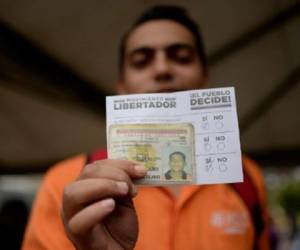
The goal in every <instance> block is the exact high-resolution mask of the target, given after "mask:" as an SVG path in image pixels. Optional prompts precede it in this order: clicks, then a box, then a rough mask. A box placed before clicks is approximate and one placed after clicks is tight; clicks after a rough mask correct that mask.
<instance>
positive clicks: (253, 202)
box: [230, 168, 265, 250]
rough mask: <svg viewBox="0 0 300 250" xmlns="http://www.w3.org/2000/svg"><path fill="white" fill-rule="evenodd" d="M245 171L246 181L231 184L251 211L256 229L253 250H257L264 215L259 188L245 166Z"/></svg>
mask: <svg viewBox="0 0 300 250" xmlns="http://www.w3.org/2000/svg"><path fill="white" fill-rule="evenodd" d="M243 172H244V182H240V183H231V184H230V185H231V187H232V188H233V189H234V190H235V191H236V193H237V194H238V195H239V196H240V197H241V199H242V200H243V202H244V204H245V205H246V207H247V209H248V211H249V214H250V216H251V220H252V223H253V225H254V230H255V238H254V245H253V250H257V249H258V241H259V238H260V235H261V233H262V231H263V229H264V227H265V225H264V221H263V217H262V206H261V202H260V200H259V197H258V190H257V188H256V186H255V184H254V182H253V180H252V179H251V177H250V176H249V174H248V173H247V172H246V171H245V168H243Z"/></svg>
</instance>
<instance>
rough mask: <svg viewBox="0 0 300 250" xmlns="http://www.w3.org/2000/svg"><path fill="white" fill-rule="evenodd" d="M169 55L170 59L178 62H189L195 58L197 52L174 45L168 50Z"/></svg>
mask: <svg viewBox="0 0 300 250" xmlns="http://www.w3.org/2000/svg"><path fill="white" fill-rule="evenodd" d="M168 56H169V58H170V59H172V60H173V61H175V62H177V63H180V64H188V63H191V62H192V61H193V60H194V58H195V53H194V51H193V50H191V49H189V48H179V47H174V48H170V50H169V51H168Z"/></svg>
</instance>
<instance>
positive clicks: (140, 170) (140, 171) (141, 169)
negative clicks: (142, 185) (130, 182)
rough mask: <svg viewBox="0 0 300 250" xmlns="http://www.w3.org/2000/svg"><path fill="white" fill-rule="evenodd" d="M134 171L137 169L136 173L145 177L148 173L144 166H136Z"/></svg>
mask: <svg viewBox="0 0 300 250" xmlns="http://www.w3.org/2000/svg"><path fill="white" fill-rule="evenodd" d="M134 169H135V172H136V173H137V174H138V175H141V176H143V175H145V174H146V173H147V169H146V168H145V166H143V165H135V166H134Z"/></svg>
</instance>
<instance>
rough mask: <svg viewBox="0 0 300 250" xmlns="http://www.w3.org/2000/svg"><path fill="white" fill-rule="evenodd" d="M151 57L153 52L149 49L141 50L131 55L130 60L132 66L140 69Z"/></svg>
mask: <svg viewBox="0 0 300 250" xmlns="http://www.w3.org/2000/svg"><path fill="white" fill-rule="evenodd" d="M152 58H153V53H152V52H151V51H141V52H137V53H135V54H134V55H132V57H131V60H130V62H131V65H132V66H133V67H134V68H137V69H141V68H144V67H146V66H147V65H148V64H149V63H150V62H151V60H152Z"/></svg>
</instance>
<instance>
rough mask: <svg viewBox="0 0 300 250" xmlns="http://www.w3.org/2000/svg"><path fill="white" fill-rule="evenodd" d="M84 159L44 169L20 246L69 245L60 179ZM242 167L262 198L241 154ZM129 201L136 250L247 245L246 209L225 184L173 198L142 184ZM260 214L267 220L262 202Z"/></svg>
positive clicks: (242, 249)
mask: <svg viewBox="0 0 300 250" xmlns="http://www.w3.org/2000/svg"><path fill="white" fill-rule="evenodd" d="M85 162H86V156H85V155H79V156H77V157H74V158H72V159H68V160H66V161H64V162H62V163H60V164H58V165H57V166H55V167H54V168H52V169H50V171H49V172H48V173H47V175H46V177H45V179H44V182H43V184H42V186H41V188H40V190H39V192H38V195H37V198H36V201H35V203H34V206H33V210H32V214H31V217H30V221H29V224H28V227H27V230H26V234H25V237H24V243H23V248H22V249H23V250H41V249H49V250H50V249H51V250H69V249H70V250H71V249H75V248H74V246H73V245H72V243H71V242H70V241H69V239H68V238H67V236H66V234H65V231H64V227H63V223H62V221H61V216H60V209H61V205H62V202H61V201H62V194H63V189H64V187H65V185H66V184H68V183H70V182H72V181H73V180H74V179H75V178H76V177H77V176H78V175H79V172H80V170H81V169H82V167H83V166H84V164H85ZM244 167H245V168H246V169H247V172H248V174H249V175H250V176H251V177H252V178H253V179H254V180H255V184H256V187H257V189H258V190H259V193H258V195H259V198H260V200H261V201H262V203H263V204H266V195H265V189H264V182H263V179H262V176H261V173H260V171H259V170H258V168H257V167H256V166H255V164H254V163H253V162H252V161H251V160H249V159H247V158H244ZM134 204H135V207H136V210H137V214H138V220H139V230H140V231H139V238H138V242H137V245H136V248H135V249H137V250H148V249H149V250H153V249H160V250H183V249H189V250H193V249H201V250H206V249H209V250H219V249H220V250H221V249H222V250H224V249H225V250H226V249H228V250H251V249H253V239H254V227H253V224H252V221H251V219H250V215H249V212H248V210H247V208H246V206H245V204H244V202H243V201H242V200H241V198H240V197H239V195H238V194H237V193H236V192H235V191H234V190H233V189H232V188H231V187H230V186H229V185H225V184H217V185H198V186H185V187H183V188H182V191H181V193H180V195H179V197H178V198H177V199H174V198H173V196H172V195H170V193H169V192H168V191H167V190H166V189H164V188H158V187H143V188H140V189H139V194H138V196H137V197H136V198H135V199H134ZM263 218H264V219H265V221H266V222H267V219H268V217H267V210H266V206H264V207H263ZM266 224H267V223H266ZM259 249H262V250H267V249H269V247H268V232H267V229H265V230H264V232H263V233H262V234H261V237H260V240H259Z"/></svg>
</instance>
